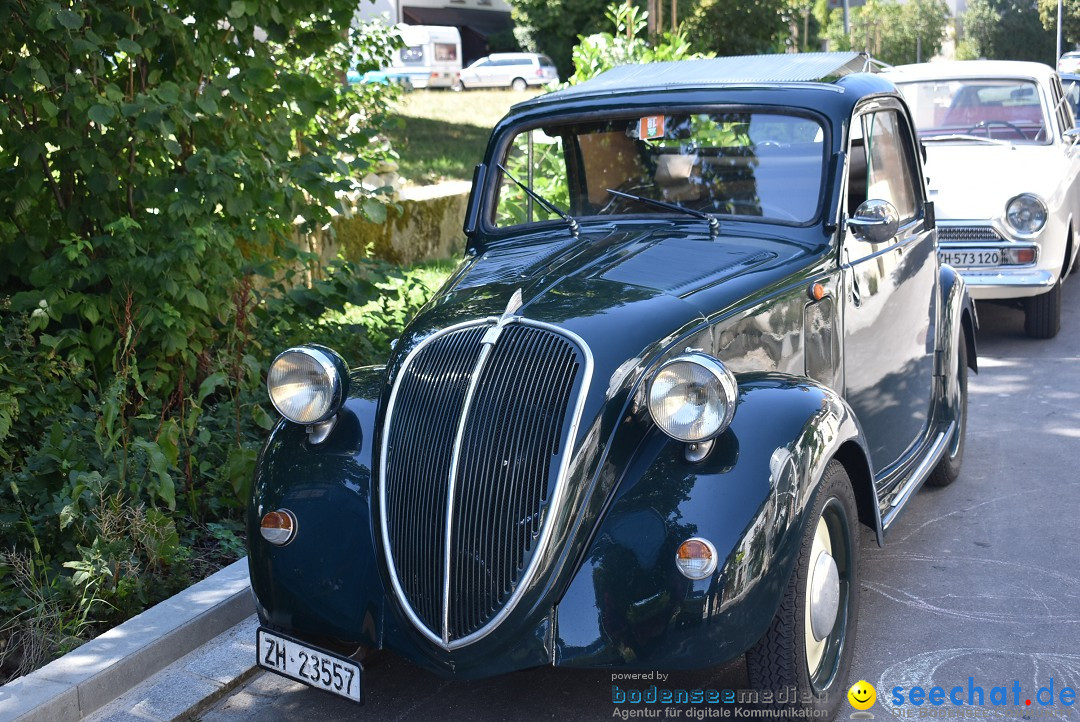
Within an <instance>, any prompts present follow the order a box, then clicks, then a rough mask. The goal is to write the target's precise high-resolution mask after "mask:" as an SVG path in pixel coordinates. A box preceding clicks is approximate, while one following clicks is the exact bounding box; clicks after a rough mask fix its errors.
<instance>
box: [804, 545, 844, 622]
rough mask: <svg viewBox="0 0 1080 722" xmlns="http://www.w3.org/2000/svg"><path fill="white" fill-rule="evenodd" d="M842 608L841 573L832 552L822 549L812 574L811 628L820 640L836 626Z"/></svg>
mask: <svg viewBox="0 0 1080 722" xmlns="http://www.w3.org/2000/svg"><path fill="white" fill-rule="evenodd" d="M839 609H840V574H839V572H837V569H836V560H834V559H833V558H832V554H829V552H827V551H825V550H822V551H821V553H820V554H818V557H817V561H815V562H814V566H813V570H812V571H811V576H810V630H811V632H812V633H813V635H814V640H815V641H817V642H820V641H821V640H823V639H825V638H826V637H828V636H829V634H831V633H832V630H833V627H834V626H836V612H837V610H839Z"/></svg>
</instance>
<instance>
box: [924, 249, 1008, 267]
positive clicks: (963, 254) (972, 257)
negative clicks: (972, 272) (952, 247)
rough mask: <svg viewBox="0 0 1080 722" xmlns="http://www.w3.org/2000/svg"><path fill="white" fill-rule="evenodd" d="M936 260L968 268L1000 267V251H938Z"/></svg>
mask: <svg viewBox="0 0 1080 722" xmlns="http://www.w3.org/2000/svg"><path fill="white" fill-rule="evenodd" d="M938 258H940V259H941V262H942V263H947V264H949V265H950V266H957V267H960V266H963V267H967V268H970V267H972V266H1000V265H1001V251H997V250H978V249H972V250H970V251H944V250H939V251H938Z"/></svg>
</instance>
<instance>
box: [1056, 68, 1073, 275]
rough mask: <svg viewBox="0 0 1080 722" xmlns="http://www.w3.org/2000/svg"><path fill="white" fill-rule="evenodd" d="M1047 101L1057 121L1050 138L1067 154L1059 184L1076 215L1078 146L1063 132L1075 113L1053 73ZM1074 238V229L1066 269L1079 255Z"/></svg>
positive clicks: (1059, 81)
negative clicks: (1055, 129)
mask: <svg viewBox="0 0 1080 722" xmlns="http://www.w3.org/2000/svg"><path fill="white" fill-rule="evenodd" d="M1050 104H1051V106H1052V107H1053V109H1054V111H1055V112H1054V113H1053V115H1054V123H1055V125H1057V131H1056V132H1054V134H1053V142H1054V143H1055V144H1058V145H1060V146H1061V148H1062V152H1063V153H1064V154H1065V156H1066V157H1067V158H1068V162H1067V163H1066V164H1065V173H1064V175H1063V176H1062V178H1061V183H1062V187H1063V188H1064V189H1065V193H1066V194H1067V196H1068V198H1069V200H1068V208H1069V209H1070V210H1071V211H1072V213H1073V214H1074V217H1077V218H1080V146H1078V145H1077V140H1076V139H1075V137H1071V136H1067V135H1065V133H1066V132H1067V131H1070V130H1073V129H1074V128H1075V126H1076V117H1075V116H1074V115H1073V108H1072V104H1071V102H1070V100H1069V98H1068V96H1067V95H1066V93H1065V89H1064V88H1063V87H1062V85H1061V80H1060V79H1059V78H1058V76H1056V75H1054V76H1051V82H1050ZM1078 239H1080V234H1078V233H1075V232H1074V234H1073V243H1072V246H1071V248H1070V250H1069V252H1070V253H1071V254H1072V255H1071V257H1070V258H1066V259H1065V262H1064V264H1063V269H1064V270H1065V272H1066V273H1067V272H1068V271H1069V270H1070V269H1072V264H1073V261H1074V259H1075V258H1077V257H1080V243H1078V242H1077V240H1078Z"/></svg>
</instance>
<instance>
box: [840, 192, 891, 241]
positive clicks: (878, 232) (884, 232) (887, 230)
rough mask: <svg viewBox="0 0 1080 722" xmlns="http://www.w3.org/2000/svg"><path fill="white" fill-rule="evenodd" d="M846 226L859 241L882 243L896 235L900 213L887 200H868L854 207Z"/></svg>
mask: <svg viewBox="0 0 1080 722" xmlns="http://www.w3.org/2000/svg"><path fill="white" fill-rule="evenodd" d="M848 226H850V228H851V232H852V233H854V234H855V237H856V238H858V239H859V240H860V241H866V242H867V243H884V242H885V241H887V240H889V239H890V238H892V237H893V236H895V235H896V230H897V229H898V228H899V227H900V214H899V213H897V212H896V208H894V207H893V204H892V203H889V202H888V201H878V200H869V201H866V202H864V203H863V204H862V205H860V206H859V207H858V208H856V209H855V215H854V216H852V217H851V218H849V219H848Z"/></svg>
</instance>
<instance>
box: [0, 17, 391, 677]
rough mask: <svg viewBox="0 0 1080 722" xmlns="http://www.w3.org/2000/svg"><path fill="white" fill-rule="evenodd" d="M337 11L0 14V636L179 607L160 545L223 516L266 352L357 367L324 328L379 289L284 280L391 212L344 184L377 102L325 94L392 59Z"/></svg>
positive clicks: (345, 338) (242, 456)
mask: <svg viewBox="0 0 1080 722" xmlns="http://www.w3.org/2000/svg"><path fill="white" fill-rule="evenodd" d="M354 11H355V2H354V1H353V0H319V1H318V2H315V0H290V2H288V3H286V2H274V1H272V0H271V1H265V2H264V1H261V0H260V1H256V0H177V2H169V3H159V2H155V1H154V0H81V1H80V2H74V3H72V2H63V3H60V2H53V1H50V0H20V1H19V2H5V3H2V4H0V48H2V51H0V52H2V55H0V99H2V101H3V102H2V103H0V207H3V208H4V209H5V213H4V214H3V215H2V217H0V258H2V259H3V262H2V263H0V475H2V477H3V483H2V484H0V551H2V552H3V554H2V555H0V619H5V620H9V619H10V620H14V621H13V622H12V624H14V625H16V626H17V625H18V624H19V620H26V619H34V618H36V617H40V616H41V615H43V614H45V612H47V611H48V609H52V610H53V611H56V610H64V609H68V610H70V609H75V610H77V611H76V612H75V613H74V619H75V620H76V621H78V620H82V621H83V622H86V621H87V619H88V616H87V612H88V610H90V609H93V610H94V611H95V612H96V613H97V614H99V615H103V616H105V617H108V616H110V613H108V611H107V610H109V609H114V610H117V613H119V614H124V613H129V612H131V611H136V610H137V609H138V608H139V605H140V604H141V603H144V602H146V601H148V600H149V599H150V598H151V597H154V596H155V595H158V594H160V593H164V592H168V591H171V590H170V585H172V586H175V585H176V584H183V583H184V582H185V581H186V578H185V576H184V575H183V574H177V573H176V571H177V568H178V567H176V565H183V564H185V563H192V562H193V559H192V558H190V556H185V555H186V554H188V552H186V551H185V550H184V548H183V545H181V544H179V543H175V538H183V539H184V540H186V541H191V539H192V538H193V537H192V534H193V533H194V529H195V527H196V525H208V524H214V523H221V522H222V521H223V520H227V518H228V517H229V516H230V515H232V516H235V510H236V509H237V508H238V507H239V506H240V502H239V501H238V499H239V498H240V497H241V496H242V495H243V493H244V491H245V489H246V485H247V484H248V483H249V480H250V477H251V472H252V468H253V465H254V460H255V455H256V453H257V448H258V444H259V441H260V439H261V437H263V436H264V435H265V433H266V432H265V430H266V429H268V428H270V427H271V426H272V424H273V419H272V417H271V416H270V414H269V413H268V411H267V409H266V408H265V403H264V396H265V394H264V392H262V391H261V386H262V377H263V371H264V368H265V365H266V362H267V360H268V358H267V357H268V355H270V354H271V353H272V351H273V350H274V349H275V348H277V347H279V345H280V344H282V343H288V342H289V341H291V340H295V339H298V338H301V337H303V338H305V340H318V339H320V338H321V339H322V340H324V341H326V340H331V338H332V339H333V340H334V341H335V342H337V343H339V344H344V345H345V346H346V348H347V349H348V350H351V351H353V352H354V358H357V357H358V356H359V354H361V353H362V352H363V351H364V349H365V348H368V349H370V346H371V343H372V342H371V341H370V340H369V339H368V338H367V337H366V336H365V334H364V333H363V330H362V329H360V330H357V329H346V328H340V327H336V326H334V325H333V324H330V323H327V322H325V321H320V320H318V319H319V316H320V315H321V314H322V313H323V312H324V311H325V310H326V309H327V308H330V307H340V306H342V305H343V304H344V303H346V302H361V303H363V302H367V301H369V300H370V299H372V298H375V297H377V296H378V295H379V293H380V292H379V289H378V288H377V286H376V283H377V282H379V281H380V280H383V279H385V278H386V273H387V272H386V269H382V268H378V267H375V266H372V265H366V264H365V265H363V266H352V267H349V268H347V269H346V271H347V273H337V274H335V273H333V272H332V271H327V272H325V273H323V274H322V279H321V280H318V281H317V282H316V283H314V284H312V285H296V284H294V283H291V282H290V280H289V275H290V269H296V268H300V269H301V270H303V269H304V268H305V266H310V264H311V263H312V262H313V260H312V258H311V257H309V256H305V255H304V254H302V253H300V252H299V251H298V249H297V248H296V246H295V245H294V243H293V237H294V234H295V233H296V231H297V230H298V229H302V228H312V227H317V226H320V225H322V224H323V223H325V222H326V221H327V219H328V218H329V210H328V209H329V208H331V207H334V206H340V204H341V201H340V198H341V195H342V194H343V193H346V192H351V193H352V194H354V195H358V196H359V198H360V206H361V208H362V209H364V211H365V212H367V213H368V214H369V215H371V216H372V217H376V218H378V217H380V216H381V214H382V212H383V211H384V206H383V204H382V202H380V201H379V199H378V198H375V197H372V196H371V195H370V194H369V193H367V192H366V191H363V190H362V189H361V188H359V186H358V184H357V183H356V181H355V180H354V179H356V178H360V177H362V176H363V175H364V174H365V173H367V172H368V170H369V169H370V168H371V167H372V165H373V164H376V163H378V162H379V161H380V160H382V159H383V158H385V157H386V156H387V154H388V153H389V149H388V148H387V147H386V145H385V143H382V142H381V141H380V136H379V130H380V127H381V125H382V123H383V122H384V109H385V108H386V106H387V103H388V100H389V97H388V96H387V95H386V94H387V93H388V92H393V91H392V90H389V89H387V88H386V87H385V86H357V87H351V88H350V87H347V86H344V85H343V84H342V82H341V79H342V78H343V76H344V72H345V70H346V69H347V67H348V66H349V65H350V64H351V63H356V64H357V65H358V66H359V69H360V70H361V71H363V70H365V69H369V68H377V67H380V66H382V65H384V64H386V62H387V60H388V57H389V52H390V51H391V50H392V48H393V47H394V46H395V42H396V41H395V40H394V38H392V37H390V36H389V35H388V34H387V33H386V31H380V30H377V29H376V28H375V27H373V26H360V27H352V28H351V27H350V24H351V22H352V17H353V13H354ZM315 277H316V278H319V273H318V272H316V273H315ZM360 358H362V357H360ZM360 358H358V359H357V360H360ZM206 528H208V527H207V526H203V529H206ZM226 531H228V530H226ZM229 533H231V532H229ZM177 535H180V536H179V537H177ZM225 537H227V534H225V533H224V532H223V533H222V538H225ZM4 550H6V551H4ZM170 567H172V569H171V571H170ZM140 572H141V573H142V575H141V574H140ZM146 572H152V573H154V574H157V576H154V574H151V575H150V577H153V579H152V580H151V579H150V577H147V576H145V573H146ZM154 580H156V581H154ZM28 589H29V590H31V592H32V593H31V592H28V591H27V590H28ZM50 605H51V606H50ZM45 616H46V617H48V616H49V615H48V614H45ZM60 616H61V617H63V615H62V614H61V615H60ZM67 618H68V619H70V618H71V614H68V615H67ZM26 629H28V628H27V627H25V626H24V627H22V630H23V632H24V633H27V634H29V632H26ZM59 629H60V630H62V634H61V636H65V635H66V636H68V637H70V636H72V632H73V631H74V632H75V636H78V633H79V630H80V629H81V627H80V625H79V624H74V626H72V625H60V627H59ZM14 633H15V632H14V631H13V627H12V626H11V625H6V626H4V627H0V661H2V658H3V656H4V650H5V649H6V650H11V649H14V648H15V647H12V646H11V645H6V644H5V642H7V641H8V640H6V639H5V636H8V635H11V634H14ZM23 641H25V639H24V640H23Z"/></svg>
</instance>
